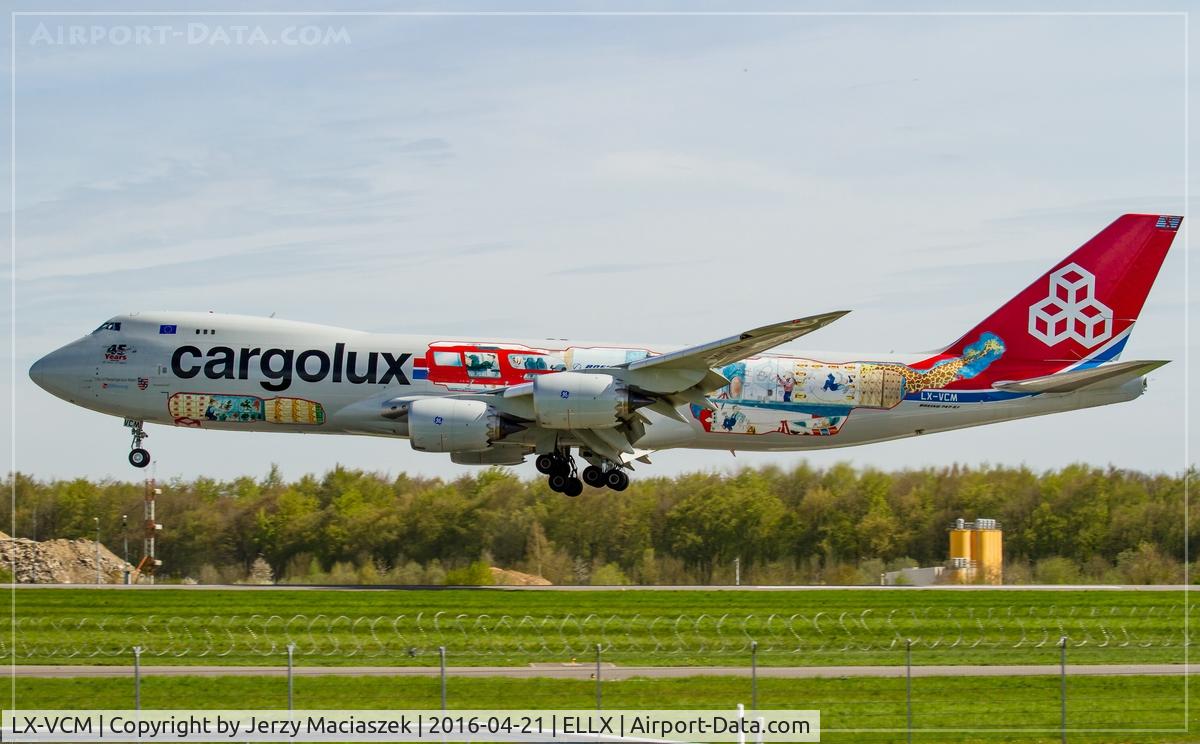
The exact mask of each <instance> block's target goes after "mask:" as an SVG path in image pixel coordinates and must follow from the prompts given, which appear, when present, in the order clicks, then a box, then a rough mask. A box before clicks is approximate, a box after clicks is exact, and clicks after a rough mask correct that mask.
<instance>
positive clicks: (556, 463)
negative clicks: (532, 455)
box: [533, 450, 583, 498]
mask: <svg viewBox="0 0 1200 744" xmlns="http://www.w3.org/2000/svg"><path fill="white" fill-rule="evenodd" d="M533 466H534V467H535V468H537V469H538V472H539V473H543V474H545V475H548V476H550V477H549V482H550V490H551V491H557V492H558V493H565V494H566V495H568V496H570V497H572V498H574V497H576V496H578V495H579V494H581V493H583V481H581V480H579V478H578V477H577V476H576V474H575V460H574V458H572V457H571V456H570V455H569V454H566V453H564V452H562V451H558V450H556V451H555V452H554V453H552V454H548V455H538V456H537V459H536V460H534V461H533Z"/></svg>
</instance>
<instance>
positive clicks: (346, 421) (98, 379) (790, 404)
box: [30, 313, 1144, 451]
mask: <svg viewBox="0 0 1200 744" xmlns="http://www.w3.org/2000/svg"><path fill="white" fill-rule="evenodd" d="M114 326H119V329H118V328H117V327H114ZM672 348H673V347H659V346H655V347H637V346H617V345H613V344H594V343H580V342H567V341H551V340H543V341H530V340H508V339H505V340H495V339H490V340H486V341H480V340H479V339H478V338H472V339H463V338H452V337H444V336H417V335H398V334H381V333H365V332H361V331H352V330H346V329H341V328H334V327H330V326H323V325H315V324H308V323H298V322H292V321H285V320H277V319H269V318H254V317H245V316H235V315H220V314H211V313H140V314H132V315H125V316H119V317H117V318H113V319H112V321H110V322H109V323H106V324H105V326H102V327H101V328H100V329H97V331H96V332H94V333H92V334H91V335H88V336H86V337H84V338H82V339H80V340H78V341H76V342H74V343H72V344H69V345H67V346H65V347H63V348H62V349H59V350H58V351H56V352H54V353H52V354H50V355H48V356H47V357H45V358H44V359H42V360H40V361H39V362H38V363H37V364H36V365H35V366H34V368H33V369H31V372H30V373H31V376H33V378H34V379H35V380H36V381H37V382H38V384H39V385H41V386H42V387H44V388H46V389H47V390H49V391H50V392H52V393H54V394H55V395H57V396H59V397H61V398H63V399H65V400H68V401H70V402H72V403H75V404H77V405H80V406H83V407H86V408H90V409H92V410H95V411H99V412H101V413H106V414H110V415H113V416H120V417H123V418H126V419H134V420H140V421H145V422H152V423H159V424H167V425H175V426H190V427H195V428H204V429H237V430H243V431H246V430H249V431H271V432H306V433H323V434H362V435H374V436H394V437H403V436H405V435H406V429H405V426H404V425H403V424H402V423H398V422H396V421H393V420H389V419H387V418H384V417H381V416H380V415H379V411H380V407H381V406H382V405H383V404H384V403H385V402H386V401H388V400H390V399H394V398H396V397H398V396H440V395H446V394H450V393H461V392H463V391H488V390H494V389H497V388H498V387H500V386H502V385H509V384H514V383H519V382H521V381H523V380H527V379H531V378H532V376H534V375H537V374H542V373H545V372H549V371H554V370H563V369H568V370H569V369H579V368H581V367H587V366H588V365H589V364H593V363H594V364H596V365H597V366H600V365H603V366H607V365H611V364H613V363H614V361H615V362H620V361H624V360H627V359H633V358H641V357H645V356H647V355H654V354H659V353H663V352H667V351H671V350H672ZM926 356H927V355H926ZM920 358H921V357H920V356H919V355H912V356H897V355H893V354H877V355H847V354H844V353H843V354H838V353H829V352H818V351H809V352H805V353H804V354H802V355H788V354H766V355H762V356H760V357H756V358H755V359H752V360H747V361H746V362H743V363H739V364H738V365H730V367H731V368H727V369H726V370H725V371H724V374H725V376H726V377H729V378H730V379H731V384H730V386H729V387H727V388H725V389H724V390H722V391H721V392H720V393H719V394H716V395H714V396H712V401H713V402H714V403H715V404H716V410H715V411H705V410H703V409H701V408H699V407H696V406H689V405H684V406H681V407H680V408H678V409H677V410H678V411H679V412H680V413H681V414H682V416H681V417H682V418H683V419H685V420H686V423H685V422H684V421H680V420H675V419H672V418H669V417H667V416H663V415H661V414H659V413H656V412H653V411H649V412H647V413H646V418H647V419H649V421H650V425H648V426H646V427H645V433H644V435H643V436H642V437H641V438H640V439H638V440H637V441H636V442H634V444H635V445H636V446H637V447H638V448H639V449H645V450H657V449H668V448H677V447H687V448H704V449H735V450H756V451H772V450H778V451H783V450H800V449H809V448H827V447H840V446H848V445H856V444H864V443H868V442H877V441H882V440H887V439H895V438H899V437H905V436H912V435H916V434H923V433H933V432H938V431H946V430H949V429H957V428H962V427H967V426H976V425H979V424H987V423H993V422H997V421H1005V420H1010V419H1016V418H1024V417H1028V416H1037V415H1042V414H1048V413H1056V412H1061V411H1068V410H1073V409H1079V408H1087V407H1092V406H1099V405H1106V404H1109V403H1117V402H1122V401H1128V400H1132V399H1133V398H1136V397H1138V396H1139V395H1140V394H1141V393H1142V391H1143V387H1144V383H1143V380H1142V379H1135V380H1131V381H1128V382H1125V383H1123V384H1120V385H1115V386H1112V387H1093V388H1088V389H1087V390H1083V391H1076V392H1070V393H1042V394H1027V393H1012V392H1001V391H997V390H994V389H990V388H989V389H981V390H970V389H962V388H961V386H956V387H955V389H951V390H947V389H944V388H943V387H941V386H940V385H938V384H937V381H936V380H935V379H934V378H932V377H931V378H929V380H928V381H922V379H921V378H920V377H919V375H920V373H919V372H915V371H913V370H912V369H911V368H908V367H906V365H907V364H909V363H913V362H916V361H918V360H919V359H920ZM868 379H869V380H870V383H869V385H868V384H867V382H866V381H867V380H868ZM926 385H928V386H927V387H926ZM530 436H531V435H529V434H528V433H525V432H518V433H516V434H513V435H512V436H511V437H509V438H508V439H506V440H505V441H506V442H513V443H525V444H528V445H531V446H532V445H533V444H534V442H533V440H532V439H531V438H529V437H530ZM564 437H565V439H566V440H567V441H568V442H569V440H570V434H569V432H565V433H564Z"/></svg>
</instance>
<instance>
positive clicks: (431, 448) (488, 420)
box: [404, 398, 524, 452]
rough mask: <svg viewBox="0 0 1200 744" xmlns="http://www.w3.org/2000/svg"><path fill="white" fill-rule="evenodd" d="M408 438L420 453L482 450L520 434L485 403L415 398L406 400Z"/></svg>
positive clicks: (512, 424) (514, 425)
mask: <svg viewBox="0 0 1200 744" xmlns="http://www.w3.org/2000/svg"><path fill="white" fill-rule="evenodd" d="M405 408H406V409H407V415H405V416H404V418H406V419H407V421H408V437H409V442H410V444H412V448H413V449H415V450H421V451H422V452H463V451H473V450H485V449H487V448H488V447H490V446H491V444H492V442H493V441H495V440H498V439H503V438H504V437H506V436H508V435H509V434H512V433H513V432H516V431H520V430H521V429H522V428H524V427H523V426H521V425H519V424H515V423H510V422H508V421H506V420H504V418H502V417H501V416H500V415H499V414H497V413H496V409H494V408H492V407H491V406H489V405H488V404H487V403H484V402H483V401H478V400H460V399H456V398H418V399H416V400H412V401H405Z"/></svg>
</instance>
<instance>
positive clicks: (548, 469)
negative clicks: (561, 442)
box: [533, 455, 558, 475]
mask: <svg viewBox="0 0 1200 744" xmlns="http://www.w3.org/2000/svg"><path fill="white" fill-rule="evenodd" d="M557 460H558V458H556V457H555V456H554V455H538V456H537V459H536V460H534V461H533V466H534V467H535V468H537V471H538V472H539V473H541V474H542V475H550V474H551V473H553V472H554V464H555V462H556V461H557Z"/></svg>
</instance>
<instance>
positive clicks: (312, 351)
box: [29, 214, 1182, 496]
mask: <svg viewBox="0 0 1200 744" xmlns="http://www.w3.org/2000/svg"><path fill="white" fill-rule="evenodd" d="M1181 221H1182V218H1180V217H1174V216H1169V215H1161V216H1160V215H1141V214H1127V215H1125V216H1123V217H1120V218H1118V219H1117V220H1116V221H1115V222H1113V223H1112V224H1111V225H1109V226H1108V227H1106V228H1104V230H1102V231H1101V232H1100V234H1098V235H1096V236H1095V237H1094V238H1092V239H1091V240H1089V241H1088V242H1087V243H1085V244H1084V245H1083V246H1082V247H1081V248H1079V249H1078V250H1076V251H1075V252H1074V253H1072V254H1071V255H1070V256H1068V257H1067V258H1065V259H1064V260H1062V261H1061V262H1059V263H1058V264H1057V265H1055V266H1054V267H1053V268H1052V269H1051V270H1050V271H1048V272H1046V273H1045V274H1043V275H1042V276H1041V277H1040V278H1038V279H1037V280H1036V281H1035V282H1033V284H1030V285H1029V286H1028V287H1027V288H1026V289H1025V290H1024V291H1022V292H1021V293H1020V294H1018V295H1017V296H1016V297H1015V298H1013V299H1012V300H1011V301H1009V302H1008V303H1007V304H1005V305H1004V306H1003V307H1001V308H1000V309H999V310H997V311H996V312H994V313H992V314H991V315H989V316H988V317H987V318H986V319H984V321H983V322H981V323H980V324H978V325H977V326H975V327H974V328H972V329H971V330H969V331H967V332H966V333H965V334H963V336H962V337H961V338H959V339H958V340H957V341H955V342H954V343H952V344H950V345H949V346H947V347H946V348H945V349H943V350H942V351H939V352H937V353H926V354H909V355H895V354H880V355H867V356H863V357H861V358H849V359H847V358H841V357H839V355H837V354H834V353H826V352H819V351H810V352H806V353H803V354H800V355H792V354H779V353H771V352H770V350H771V349H773V348H775V347H777V346H779V345H780V344H783V343H786V342H788V341H793V340H795V339H797V338H800V337H801V336H804V335H805V334H808V333H811V332H812V331H815V330H817V329H818V328H822V327H824V326H826V325H828V324H829V323H832V322H833V321H835V320H837V319H838V318H840V317H842V316H843V315H845V311H838V312H830V313H822V314H820V315H812V316H809V317H806V318H799V319H797V320H789V321H785V322H782V323H776V324H774V325H768V326H763V327H761V328H755V329H753V330H749V331H745V332H744V333H739V334H737V335H734V336H730V337H728V338H723V339H720V340H718V341H712V342H709V343H706V344H700V345H699V346H691V347H687V348H667V347H661V346H639V345H630V346H612V345H604V344H594V343H585V342H567V341H521V340H496V339H483V338H478V337H466V338H446V337H443V336H413V335H395V334H380V333H364V332H361V331H350V330H345V329H342V328H333V327H330V326H323V325H313V324H309V323H296V322H291V321H285V320H276V319H273V318H254V317H246V316H239V315H219V314H211V313H185V312H152V313H132V314H129V315H118V316H117V317H115V318H112V319H111V320H108V321H105V322H104V323H102V324H101V325H100V327H99V328H97V329H96V330H95V331H93V332H92V333H91V334H90V335H88V336H85V337H84V338H82V339H80V340H78V341H75V342H73V343H70V344H68V345H66V346H64V347H62V348H61V349H59V350H57V351H55V352H53V353H51V354H49V355H47V356H46V357H44V358H42V359H40V360H38V361H37V362H36V363H35V364H34V365H33V367H32V368H31V369H30V370H29V375H30V377H32V378H33V380H34V382H36V383H37V384H38V385H40V386H41V387H43V388H45V389H46V390H47V391H49V392H50V393H52V394H54V395H56V396H58V397H60V398H62V399H64V400H66V401H68V402H70V403H74V404H76V405H79V406H83V407H85V408H90V409H92V410H94V411H99V412H101V413H107V414H110V415H113V416H120V417H123V418H124V419H125V425H126V426H129V427H131V428H132V430H133V443H132V448H131V452H130V453H129V462H130V463H131V464H133V465H134V466H135V467H145V466H146V465H147V464H149V462H150V454H149V453H148V452H147V451H146V450H145V449H143V448H142V441H143V440H144V439H145V438H146V436H147V435H146V432H145V430H144V428H143V425H144V424H145V423H146V422H151V423H157V424H166V425H171V426H186V427H194V428H197V429H216V430H224V429H242V430H249V431H273V432H321V433H326V434H367V435H373V436H387V437H407V438H408V440H409V442H410V443H411V444H412V447H413V449H417V450H421V451H423V452H444V453H448V454H449V455H450V459H451V460H453V461H454V462H456V463H463V464H472V465H512V464H517V463H520V462H523V461H524V460H525V458H526V457H528V456H530V455H534V456H536V465H537V468H538V470H539V471H541V472H542V473H545V474H546V475H548V476H549V480H550V487H551V488H553V489H554V490H556V491H560V492H562V493H565V494H567V495H568V496H576V495H578V494H579V493H581V492H582V490H583V485H584V484H585V483H586V484H587V485H589V486H594V487H602V486H607V487H608V488H611V489H614V490H617V491H620V490H624V489H625V487H626V486H627V485H628V484H629V478H628V476H627V474H626V471H627V470H629V469H632V468H633V465H634V463H635V462H642V463H648V462H649V455H650V454H651V453H653V452H654V451H655V450H662V449H670V448H675V447H690V448H700V449H713V450H754V451H781V452H784V451H792V450H804V449H809V448H824V447H845V446H848V445H855V444H867V443H870V442H879V441H883V440H887V439H896V438H898V437H908V436H913V435H916V434H927V433H933V432H939V431H947V430H950V429H959V428H962V427H966V426H976V425H979V424H990V423H993V422H997V421H1007V420H1011V419H1018V418H1025V417H1028V416H1039V415H1042V414H1046V413H1057V412H1059V411H1071V410H1075V409H1079V408H1088V407H1092V406H1102V405H1107V404H1109V403H1120V402H1123V401H1129V400H1133V399H1134V398H1137V397H1138V396H1139V395H1141V394H1142V391H1143V390H1144V388H1145V375H1146V374H1147V373H1148V372H1150V371H1151V370H1154V369H1156V368H1157V367H1159V366H1161V365H1163V364H1166V362H1164V361H1126V362H1118V361H1117V359H1118V357H1119V356H1120V354H1121V350H1122V349H1123V348H1124V347H1125V344H1126V342H1127V341H1128V340H1129V334H1130V331H1131V330H1132V329H1133V324H1134V322H1135V321H1136V320H1137V317H1138V313H1139V312H1140V311H1141V309H1142V304H1143V303H1144V301H1145V299H1146V295H1147V293H1149V291H1150V286H1151V284H1153V282H1154V278H1155V276H1156V275H1157V274H1158V270H1159V267H1160V266H1161V265H1162V262H1163V259H1164V257H1165V256H1166V254H1167V250H1168V248H1170V246H1171V242H1172V240H1173V239H1174V238H1175V234H1176V232H1177V231H1178V229H1179V225H1180V222H1181ZM574 451H577V452H578V454H579V456H580V457H581V458H582V459H584V460H586V461H587V462H588V466H587V467H585V468H584V469H583V470H582V471H578V470H577V469H576V466H575V460H574V458H573V456H572V452H574Z"/></svg>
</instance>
